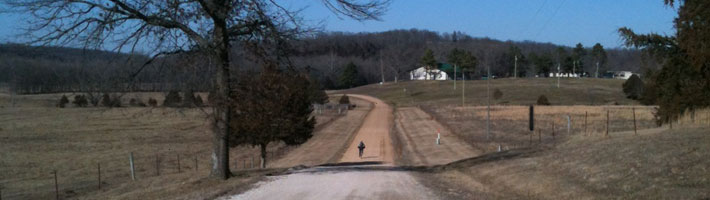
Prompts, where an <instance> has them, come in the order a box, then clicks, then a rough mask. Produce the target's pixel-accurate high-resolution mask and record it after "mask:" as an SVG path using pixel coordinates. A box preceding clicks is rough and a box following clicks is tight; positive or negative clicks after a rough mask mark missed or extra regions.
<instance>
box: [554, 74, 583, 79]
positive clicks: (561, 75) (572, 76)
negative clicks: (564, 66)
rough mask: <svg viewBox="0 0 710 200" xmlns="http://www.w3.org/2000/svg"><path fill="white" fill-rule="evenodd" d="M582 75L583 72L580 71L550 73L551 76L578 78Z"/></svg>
mask: <svg viewBox="0 0 710 200" xmlns="http://www.w3.org/2000/svg"><path fill="white" fill-rule="evenodd" d="M581 76H582V74H578V73H550V77H564V78H577V77H581Z"/></svg>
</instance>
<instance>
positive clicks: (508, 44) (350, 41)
mask: <svg viewBox="0 0 710 200" xmlns="http://www.w3.org/2000/svg"><path fill="white" fill-rule="evenodd" d="M235 45H236V44H235ZM291 47H292V49H291V50H290V51H289V52H288V53H289V60H290V61H291V64H293V65H294V66H295V68H296V69H299V70H303V71H304V72H308V73H310V74H311V76H312V77H313V78H314V79H316V80H318V81H319V82H320V83H321V85H322V86H323V87H324V88H326V89H334V88H345V87H351V86H357V85H362V84H368V83H377V82H380V81H381V80H382V79H383V78H384V79H385V81H394V80H395V78H397V79H398V80H406V79H408V78H409V75H408V71H410V70H412V69H415V68H418V67H421V66H422V64H421V62H420V58H421V57H422V56H423V54H424V52H425V51H426V50H427V49H429V50H431V51H432V52H433V53H434V58H435V60H436V61H437V62H441V63H447V62H449V61H448V60H447V58H448V54H449V53H450V52H451V50H452V49H454V48H456V49H460V50H464V51H468V52H470V53H471V54H472V55H473V56H474V57H475V58H476V61H477V62H476V63H477V64H476V66H475V68H473V69H471V70H469V72H468V73H467V74H468V75H467V79H469V78H474V79H475V78H480V77H481V76H482V75H484V74H485V68H486V67H490V69H491V73H492V74H493V75H495V76H497V77H509V76H513V73H514V71H515V69H514V66H515V57H516V56H517V57H518V61H517V72H518V76H519V77H534V76H536V75H538V76H544V74H548V73H550V72H556V70H557V63H558V62H559V64H560V66H561V69H562V71H563V72H572V70H574V71H575V72H577V73H580V72H586V73H588V74H592V75H593V74H594V73H595V72H596V70H597V69H596V63H597V61H599V72H604V71H607V70H626V71H633V72H635V73H641V74H643V73H644V71H645V70H646V69H656V68H658V64H656V63H655V61H654V60H652V59H649V57H648V56H647V55H646V54H644V53H642V51H639V50H635V49H604V48H603V47H601V46H599V47H601V49H602V51H600V52H601V53H602V54H598V53H597V54H595V52H599V51H598V49H599V48H593V47H584V46H581V47H567V46H559V45H555V44H551V43H537V42H532V41H522V42H517V41H500V40H494V39H489V38H475V37H471V36H469V35H466V34H464V33H461V32H452V33H437V32H433V31H427V30H418V29H411V30H392V31H386V32H377V33H342V32H327V33H318V34H314V35H310V36H308V37H303V38H299V39H298V40H294V41H292V43H291ZM234 49H235V50H234V51H233V52H232V55H233V57H234V58H235V59H234V62H233V63H232V65H233V67H234V68H235V69H238V70H235V71H242V72H244V71H253V70H258V69H259V67H258V66H256V64H255V63H252V62H250V61H249V59H248V58H244V56H240V55H241V53H240V52H239V51H238V50H236V49H239V48H234ZM595 49H597V51H595ZM186 54H188V55H186ZM148 60H150V56H148V55H140V54H124V53H112V52H106V51H98V50H86V49H76V48H66V47H34V46H26V45H21V44H0V83H5V84H7V85H9V86H10V87H12V88H13V89H14V90H15V91H17V92H18V93H46V92H79V91H97V90H100V91H114V92H116V91H167V90H176V89H181V90H182V89H190V90H200V91H206V90H209V88H211V83H212V81H211V78H210V76H209V75H210V74H212V73H211V72H212V71H213V69H211V68H209V67H207V66H209V65H210V64H209V63H210V62H209V60H210V59H208V58H205V57H204V56H200V55H199V54H194V53H184V54H181V55H171V56H165V57H161V58H158V59H156V60H153V61H152V62H150V63H149V64H146V62H147V61H148ZM348 66H349V67H348ZM348 68H349V69H348ZM573 68H574V69H573ZM346 69H348V70H346ZM459 76H460V75H459ZM347 79H354V80H347ZM346 81H349V82H353V81H355V83H356V84H354V85H347V86H346V85H344V84H343V82H346Z"/></svg>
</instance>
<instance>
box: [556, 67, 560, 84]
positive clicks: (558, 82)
mask: <svg viewBox="0 0 710 200" xmlns="http://www.w3.org/2000/svg"><path fill="white" fill-rule="evenodd" d="M557 88H560V63H559V62H558V63H557Z"/></svg>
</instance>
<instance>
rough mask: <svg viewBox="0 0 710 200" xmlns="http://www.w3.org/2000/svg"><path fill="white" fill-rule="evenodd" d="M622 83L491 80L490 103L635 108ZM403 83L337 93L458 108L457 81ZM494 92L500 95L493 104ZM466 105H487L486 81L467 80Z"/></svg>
mask: <svg viewBox="0 0 710 200" xmlns="http://www.w3.org/2000/svg"><path fill="white" fill-rule="evenodd" d="M623 83H624V80H617V79H590V78H563V79H561V84H560V88H557V79H554V78H526V79H494V80H491V83H490V84H491V86H490V88H491V90H490V92H491V104H494V105H495V104H500V105H530V104H535V102H536V101H537V98H538V97H539V96H540V95H545V96H547V98H548V99H549V100H550V103H552V105H614V104H619V105H637V104H638V103H637V102H636V101H634V100H630V99H627V98H626V96H625V95H624V93H623V91H622V88H621V85H622V84H623ZM456 85H457V86H456V90H454V88H453V87H454V81H402V82H399V83H396V84H395V83H392V82H389V83H385V84H383V85H378V84H371V85H366V86H361V87H357V88H353V89H348V90H342V91H335V92H337V93H355V94H367V95H371V96H374V97H377V98H380V99H382V100H383V101H385V102H387V103H388V104H390V105H393V106H395V107H402V106H413V105H438V106H449V105H452V106H453V105H456V106H461V104H462V98H461V91H462V88H463V87H462V82H461V81H457V83H456ZM495 89H500V90H501V92H503V97H502V98H501V99H500V100H498V101H496V100H493V97H492V94H493V91H494V90H495ZM465 96H466V101H465V105H466V106H476V105H486V104H487V100H486V81H483V80H472V81H471V80H469V81H466V91H465Z"/></svg>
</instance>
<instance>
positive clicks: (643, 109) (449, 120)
mask: <svg viewBox="0 0 710 200" xmlns="http://www.w3.org/2000/svg"><path fill="white" fill-rule="evenodd" d="M422 108H423V109H424V110H425V111H428V113H430V114H431V115H432V117H433V118H435V119H437V120H438V121H440V122H442V123H443V124H444V125H446V126H447V127H448V128H449V129H451V130H452V131H453V132H454V133H455V134H458V135H459V136H460V137H461V138H464V139H465V140H467V141H468V142H469V143H471V144H473V145H474V146H476V147H479V148H481V149H483V150H484V151H492V150H497V148H498V145H502V147H503V148H514V147H519V146H526V145H529V144H530V140H531V137H530V136H531V132H530V131H529V112H530V111H529V107H528V106H492V107H491V123H490V130H491V131H490V132H491V137H490V139H489V138H487V137H486V136H487V135H486V117H487V107H486V106H471V107H452V106H449V107H434V106H422ZM632 109H634V110H635V112H636V126H637V129H638V130H641V129H648V128H655V127H657V125H656V123H655V119H654V115H653V112H654V111H655V107H652V106H535V107H534V113H535V133H534V135H532V136H533V137H532V142H533V143H538V142H539V141H540V139H541V140H542V142H543V143H545V144H548V143H554V142H557V141H560V140H562V139H564V138H566V137H568V136H570V135H589V136H599V137H601V136H605V134H606V128H607V124H606V123H607V118H606V117H607V111H608V112H609V132H610V136H611V137H613V136H614V132H619V131H629V130H634V120H633V118H634V115H633V113H634V110H632ZM567 116H569V119H570V127H569V133H568V129H567ZM585 116H586V117H585ZM585 118H586V119H585ZM585 121H586V122H585ZM553 126H554V134H555V135H554V137H553ZM540 134H541V135H542V136H539V135H540Z"/></svg>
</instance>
